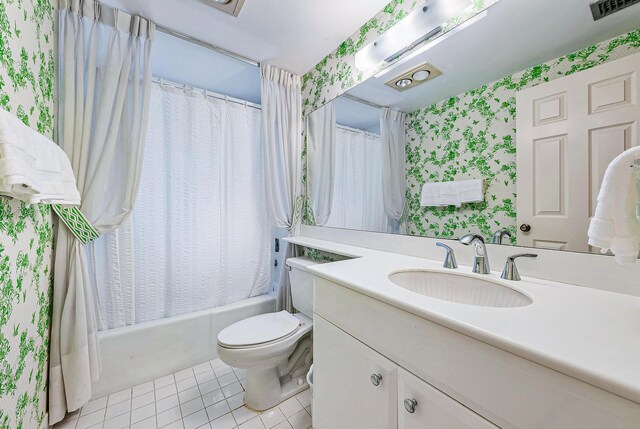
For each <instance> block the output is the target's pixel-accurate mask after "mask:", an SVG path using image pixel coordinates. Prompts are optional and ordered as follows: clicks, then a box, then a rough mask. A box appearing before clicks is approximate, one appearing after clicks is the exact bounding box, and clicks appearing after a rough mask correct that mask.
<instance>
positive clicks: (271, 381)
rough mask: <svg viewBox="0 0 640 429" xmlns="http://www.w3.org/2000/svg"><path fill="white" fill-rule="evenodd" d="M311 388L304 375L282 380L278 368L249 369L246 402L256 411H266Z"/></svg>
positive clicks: (245, 394)
mask: <svg viewBox="0 0 640 429" xmlns="http://www.w3.org/2000/svg"><path fill="white" fill-rule="evenodd" d="M308 388H309V384H308V383H307V380H306V378H305V377H304V376H302V377H298V378H293V379H291V380H284V381H281V380H280V377H279V375H278V368H250V369H247V379H246V386H245V389H246V390H245V393H244V403H245V405H246V406H247V407H249V408H251V409H253V410H256V411H265V410H268V409H271V408H273V407H275V406H276V405H278V404H280V403H282V402H284V401H286V400H287V399H289V398H291V397H292V396H294V395H297V394H298V393H300V392H302V391H304V390H306V389H308Z"/></svg>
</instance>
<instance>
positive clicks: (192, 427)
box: [182, 410, 209, 429]
mask: <svg viewBox="0 0 640 429" xmlns="http://www.w3.org/2000/svg"><path fill="white" fill-rule="evenodd" d="M208 422H209V418H208V417H207V413H206V412H205V410H200V411H198V412H197V413H193V414H191V415H189V416H187V417H185V418H183V419H182V423H184V429H196V428H199V427H200V426H202V425H204V424H205V423H208Z"/></svg>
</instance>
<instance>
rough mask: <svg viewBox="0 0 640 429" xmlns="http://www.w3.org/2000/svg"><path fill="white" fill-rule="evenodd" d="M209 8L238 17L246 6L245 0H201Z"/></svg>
mask: <svg viewBox="0 0 640 429" xmlns="http://www.w3.org/2000/svg"><path fill="white" fill-rule="evenodd" d="M200 1H202V2H203V3H206V4H208V5H209V6H212V7H215V8H216V9H220V10H221V11H223V12H227V13H228V14H229V15H233V16H238V14H239V13H240V9H242V6H243V5H244V0H200Z"/></svg>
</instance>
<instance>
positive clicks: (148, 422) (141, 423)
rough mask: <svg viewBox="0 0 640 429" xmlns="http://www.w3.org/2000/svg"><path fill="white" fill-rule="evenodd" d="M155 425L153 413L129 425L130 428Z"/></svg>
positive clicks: (137, 428)
mask: <svg viewBox="0 0 640 429" xmlns="http://www.w3.org/2000/svg"><path fill="white" fill-rule="evenodd" d="M157 427H158V426H157V425H156V416H155V415H153V416H151V417H149V418H146V419H144V420H141V421H139V422H137V423H134V424H132V425H131V429H156V428H157Z"/></svg>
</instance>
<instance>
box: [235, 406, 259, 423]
mask: <svg viewBox="0 0 640 429" xmlns="http://www.w3.org/2000/svg"><path fill="white" fill-rule="evenodd" d="M232 414H233V418H234V419H236V422H237V423H238V424H242V423H244V422H246V421H247V420H251V419H252V418H254V417H255V416H257V415H258V413H257V412H255V411H253V410H250V409H249V408H247V407H240V408H238V409H237V410H233V411H232Z"/></svg>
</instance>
